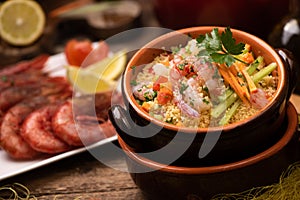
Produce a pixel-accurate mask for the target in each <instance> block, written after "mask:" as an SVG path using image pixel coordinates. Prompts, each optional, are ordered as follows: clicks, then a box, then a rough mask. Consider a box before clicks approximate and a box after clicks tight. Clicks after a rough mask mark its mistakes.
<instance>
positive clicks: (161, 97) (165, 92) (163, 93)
mask: <svg viewBox="0 0 300 200" xmlns="http://www.w3.org/2000/svg"><path fill="white" fill-rule="evenodd" d="M172 98H173V92H172V90H170V89H168V88H165V87H162V88H161V89H160V90H159V91H158V94H157V101H158V103H159V104H161V105H164V104H166V103H168V102H169V101H171V100H172Z"/></svg>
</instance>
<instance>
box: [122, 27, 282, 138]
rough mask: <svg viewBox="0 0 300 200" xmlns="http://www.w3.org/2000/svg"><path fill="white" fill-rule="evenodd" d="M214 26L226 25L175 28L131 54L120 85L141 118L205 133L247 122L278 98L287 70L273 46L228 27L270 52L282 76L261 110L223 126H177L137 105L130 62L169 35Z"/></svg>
mask: <svg viewBox="0 0 300 200" xmlns="http://www.w3.org/2000/svg"><path fill="white" fill-rule="evenodd" d="M214 28H218V29H219V31H223V30H225V28H226V27H223V26H197V27H190V28H184V29H180V30H175V31H172V32H169V33H166V34H163V35H161V36H159V37H157V38H155V39H154V40H152V41H150V42H148V43H147V44H145V45H144V46H143V47H142V48H141V49H139V50H138V51H137V52H136V53H135V54H134V55H133V56H132V58H131V59H130V60H129V62H128V63H127V66H126V69H125V71H124V74H123V79H122V87H123V92H124V93H125V95H124V96H125V98H126V100H127V101H128V102H129V104H130V105H131V106H132V107H133V109H134V110H135V111H136V113H137V114H138V115H139V116H140V117H142V118H143V119H146V120H147V121H149V122H151V123H154V124H156V125H158V126H160V127H164V128H166V129H169V130H174V131H178V130H180V131H181V132H186V133H195V132H197V133H200V132H204V133H206V132H208V131H212V132H216V131H223V130H232V129H234V128H236V127H240V126H242V125H244V124H246V123H248V122H249V121H251V120H253V119H255V118H257V117H259V116H261V115H263V114H264V113H265V112H266V111H267V110H269V109H270V108H271V107H272V106H273V105H274V104H276V100H277V99H278V98H280V94H281V91H282V90H283V88H284V79H285V77H287V72H286V71H285V67H284V63H283V61H282V59H281V57H280V56H279V55H278V53H277V52H276V51H275V49H274V48H273V47H271V46H270V45H269V44H268V43H267V42H265V41H264V40H262V39H261V38H259V37H257V36H255V35H253V34H250V33H248V32H245V31H242V30H238V29H234V28H230V30H231V32H232V33H233V35H234V34H240V35H243V37H247V38H250V39H251V40H253V41H255V42H256V43H259V44H260V46H261V47H262V48H264V49H266V50H267V51H268V52H270V53H271V54H272V55H273V57H274V61H276V63H277V69H278V73H279V74H280V76H281V77H282V78H281V79H279V82H278V86H277V90H276V92H275V94H274V97H273V99H272V101H270V102H269V103H268V104H267V105H266V106H265V107H264V108H263V109H262V110H260V111H259V112H257V113H256V114H254V115H252V116H250V117H248V118H246V119H244V120H241V121H239V122H236V123H233V124H227V125H224V126H212V127H208V128H189V127H179V126H176V125H172V124H168V123H166V122H162V121H159V120H157V119H155V118H153V117H151V116H150V115H149V114H148V113H147V112H146V111H144V110H142V109H141V108H139V106H138V105H137V102H135V101H134V97H133V95H132V92H131V88H130V87H131V86H130V78H129V75H128V74H129V70H130V68H131V67H132V66H133V64H132V63H134V62H135V61H136V60H138V57H139V54H140V53H142V52H143V51H144V50H145V49H147V48H151V47H152V46H154V45H155V44H156V43H158V42H159V41H162V40H164V39H168V38H169V37H172V36H175V35H178V34H190V33H193V32H195V31H199V30H202V31H205V32H207V33H208V32H210V31H211V30H213V29H214Z"/></svg>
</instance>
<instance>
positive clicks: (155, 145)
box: [110, 27, 296, 165]
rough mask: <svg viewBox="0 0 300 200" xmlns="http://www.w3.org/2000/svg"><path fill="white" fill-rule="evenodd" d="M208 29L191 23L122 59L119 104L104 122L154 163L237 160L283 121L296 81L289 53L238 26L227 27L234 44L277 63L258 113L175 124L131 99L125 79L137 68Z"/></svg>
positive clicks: (253, 150)
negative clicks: (269, 94)
mask: <svg viewBox="0 0 300 200" xmlns="http://www.w3.org/2000/svg"><path fill="white" fill-rule="evenodd" d="M213 28H216V27H193V28H187V29H182V30H179V31H174V32H170V33H167V34H165V35H163V36H160V37H158V38H156V39H154V40H153V41H151V42H150V43H148V44H147V45H145V46H144V47H143V48H142V49H140V50H139V51H137V52H136V53H135V54H134V55H133V57H132V58H131V60H130V61H129V62H128V65H127V68H126V70H125V72H124V75H123V77H122V83H121V87H122V93H123V97H124V102H125V107H121V106H119V105H113V106H112V108H111V110H110V120H111V121H112V123H113V125H114V127H115V128H116V130H117V132H118V134H119V136H120V137H121V138H122V139H123V140H124V141H125V142H126V144H128V145H129V146H130V147H132V148H134V149H135V150H136V151H138V152H153V154H152V156H156V157H158V158H157V160H158V161H160V160H164V161H165V162H167V163H174V162H177V164H182V165H186V164H187V161H192V163H193V164H195V165H199V164H202V165H210V164H218V163H224V162H230V161H231V158H232V155H236V156H240V158H244V157H247V156H251V155H255V154H256V153H257V152H259V151H261V150H263V149H265V148H266V147H268V145H269V144H270V141H271V142H272V138H276V137H280V135H276V134H277V132H278V131H277V132H276V130H277V129H279V127H280V126H281V124H282V122H283V119H284V116H285V114H286V104H287V102H288V101H289V98H290V95H291V93H292V91H293V89H294V85H295V80H296V77H295V67H294V66H293V62H292V56H291V55H290V53H289V52H288V51H286V50H283V49H276V50H275V49H273V48H272V47H271V46H269V45H268V44H267V43H266V42H264V41H263V40H261V39H259V38H258V37H256V36H254V35H251V34H249V33H246V32H243V31H240V30H235V29H231V31H232V33H233V37H234V38H235V39H236V42H243V43H248V44H250V45H251V46H252V50H253V52H254V54H255V55H262V56H263V57H264V58H265V61H266V63H270V62H276V63H277V64H278V67H277V71H278V79H279V81H278V85H277V88H278V89H277V91H276V93H275V96H274V98H273V100H272V101H270V102H269V103H268V104H267V106H265V107H264V108H263V109H261V111H260V112H259V113H257V114H256V115H254V116H252V117H249V118H248V119H246V120H242V121H239V122H236V123H234V124H229V125H226V126H223V127H209V128H198V129H192V128H181V127H178V126H175V125H171V124H168V123H164V122H161V121H159V120H157V119H154V118H152V117H151V116H150V115H149V114H148V113H147V112H145V111H144V110H143V109H141V106H140V105H139V104H138V103H137V101H136V100H135V98H134V96H133V93H132V89H131V82H132V80H134V79H135V75H136V74H137V72H138V71H139V70H140V69H141V68H142V67H141V66H143V65H145V64H148V63H150V62H152V61H153V59H154V58H155V57H156V56H158V55H159V54H161V53H162V52H165V51H166V50H167V51H168V50H170V49H171V47H174V46H178V45H179V44H182V46H184V45H185V44H186V43H187V41H188V40H190V39H191V38H190V37H192V38H195V37H197V36H198V35H199V34H205V33H210V32H211V31H212V30H213ZM217 28H218V29H219V31H223V30H224V28H223V27H217ZM133 66H134V67H133Z"/></svg>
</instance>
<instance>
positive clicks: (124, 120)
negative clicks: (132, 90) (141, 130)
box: [108, 105, 141, 146]
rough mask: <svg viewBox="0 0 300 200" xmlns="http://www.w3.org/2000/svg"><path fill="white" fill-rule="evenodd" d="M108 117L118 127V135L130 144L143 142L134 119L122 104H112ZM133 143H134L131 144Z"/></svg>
mask: <svg viewBox="0 0 300 200" xmlns="http://www.w3.org/2000/svg"><path fill="white" fill-rule="evenodd" d="M108 117H109V119H110V121H111V123H112V125H113V126H114V128H115V129H116V131H117V133H118V135H119V136H120V137H121V138H122V139H123V140H124V141H126V143H128V145H129V146H136V145H137V144H139V143H141V141H140V140H139V138H138V137H135V136H133V135H138V131H137V129H136V128H135V124H134V122H133V121H132V119H131V117H130V114H129V113H128V111H126V110H125V109H124V108H123V107H122V106H120V105H112V106H111V108H110V109H109V110H108ZM129 143H132V144H129Z"/></svg>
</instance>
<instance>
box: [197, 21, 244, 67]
mask: <svg viewBox="0 0 300 200" xmlns="http://www.w3.org/2000/svg"><path fill="white" fill-rule="evenodd" d="M196 40H197V42H198V43H202V44H204V46H205V49H206V53H207V54H208V56H210V57H211V59H212V60H213V61H214V62H216V63H219V64H226V65H227V66H231V65H232V64H233V63H234V62H235V61H237V60H238V61H240V62H243V63H245V62H244V61H242V60H240V59H238V58H237V57H236V56H235V55H239V54H241V53H242V52H243V50H244V48H245V44H244V43H241V42H240V43H238V44H236V40H235V39H234V38H233V37H232V32H231V30H230V28H229V27H227V28H226V29H225V30H224V32H222V34H221V35H220V34H219V31H218V28H214V29H213V30H212V31H211V33H206V34H205V35H199V36H198V37H197V38H196Z"/></svg>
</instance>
